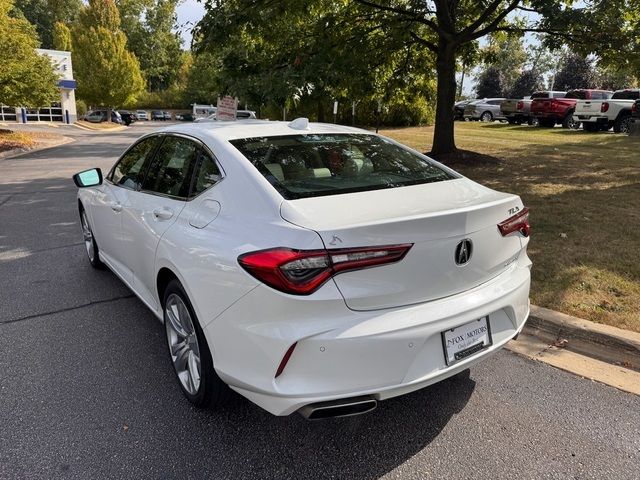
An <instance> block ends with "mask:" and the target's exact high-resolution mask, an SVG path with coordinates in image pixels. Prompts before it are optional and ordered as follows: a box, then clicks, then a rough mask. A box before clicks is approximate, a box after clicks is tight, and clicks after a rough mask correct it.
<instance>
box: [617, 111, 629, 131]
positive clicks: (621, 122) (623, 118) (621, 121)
mask: <svg viewBox="0 0 640 480" xmlns="http://www.w3.org/2000/svg"><path fill="white" fill-rule="evenodd" d="M613 131H614V132H616V133H626V134H628V133H629V132H630V131H631V115H629V114H627V115H620V116H619V117H618V118H616V121H615V123H614V124H613Z"/></svg>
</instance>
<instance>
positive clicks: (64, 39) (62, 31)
mask: <svg viewBox="0 0 640 480" xmlns="http://www.w3.org/2000/svg"><path fill="white" fill-rule="evenodd" d="M53 48H55V49H56V50H62V51H65V52H70V51H71V30H69V27H67V26H66V25H65V24H64V23H62V22H56V23H54V24H53Z"/></svg>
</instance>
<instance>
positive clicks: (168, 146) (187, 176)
mask: <svg viewBox="0 0 640 480" xmlns="http://www.w3.org/2000/svg"><path fill="white" fill-rule="evenodd" d="M198 151H199V147H198V145H196V144H195V143H194V142H192V141H191V140H188V139H186V138H181V137H165V139H164V140H163V141H162V145H160V147H159V148H158V152H157V153H156V156H155V158H154V160H153V163H152V164H151V166H150V167H149V171H148V172H147V177H146V178H145V180H144V184H143V185H142V189H143V190H146V191H150V192H156V193H161V194H163V195H169V196H172V197H180V198H186V197H187V195H188V194H189V186H190V184H191V176H192V173H193V168H194V166H195V163H196V159H197V156H198Z"/></svg>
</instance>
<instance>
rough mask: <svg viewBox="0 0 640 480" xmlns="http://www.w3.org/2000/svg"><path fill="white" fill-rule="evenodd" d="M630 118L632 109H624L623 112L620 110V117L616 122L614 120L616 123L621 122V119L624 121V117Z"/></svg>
mask: <svg viewBox="0 0 640 480" xmlns="http://www.w3.org/2000/svg"><path fill="white" fill-rule="evenodd" d="M630 116H631V109H630V108H623V109H622V110H620V111H619V112H618V116H616V120H614V121H617V120H620V119H622V118H624V117H630Z"/></svg>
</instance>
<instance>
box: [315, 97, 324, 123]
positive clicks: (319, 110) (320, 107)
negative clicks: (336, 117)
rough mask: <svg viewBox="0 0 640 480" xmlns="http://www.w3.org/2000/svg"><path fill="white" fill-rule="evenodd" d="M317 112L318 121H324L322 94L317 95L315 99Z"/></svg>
mask: <svg viewBox="0 0 640 480" xmlns="http://www.w3.org/2000/svg"><path fill="white" fill-rule="evenodd" d="M316 105H317V114H318V122H321V123H323V122H325V120H326V117H325V115H324V98H322V96H320V97H318V100H317V104H316Z"/></svg>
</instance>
